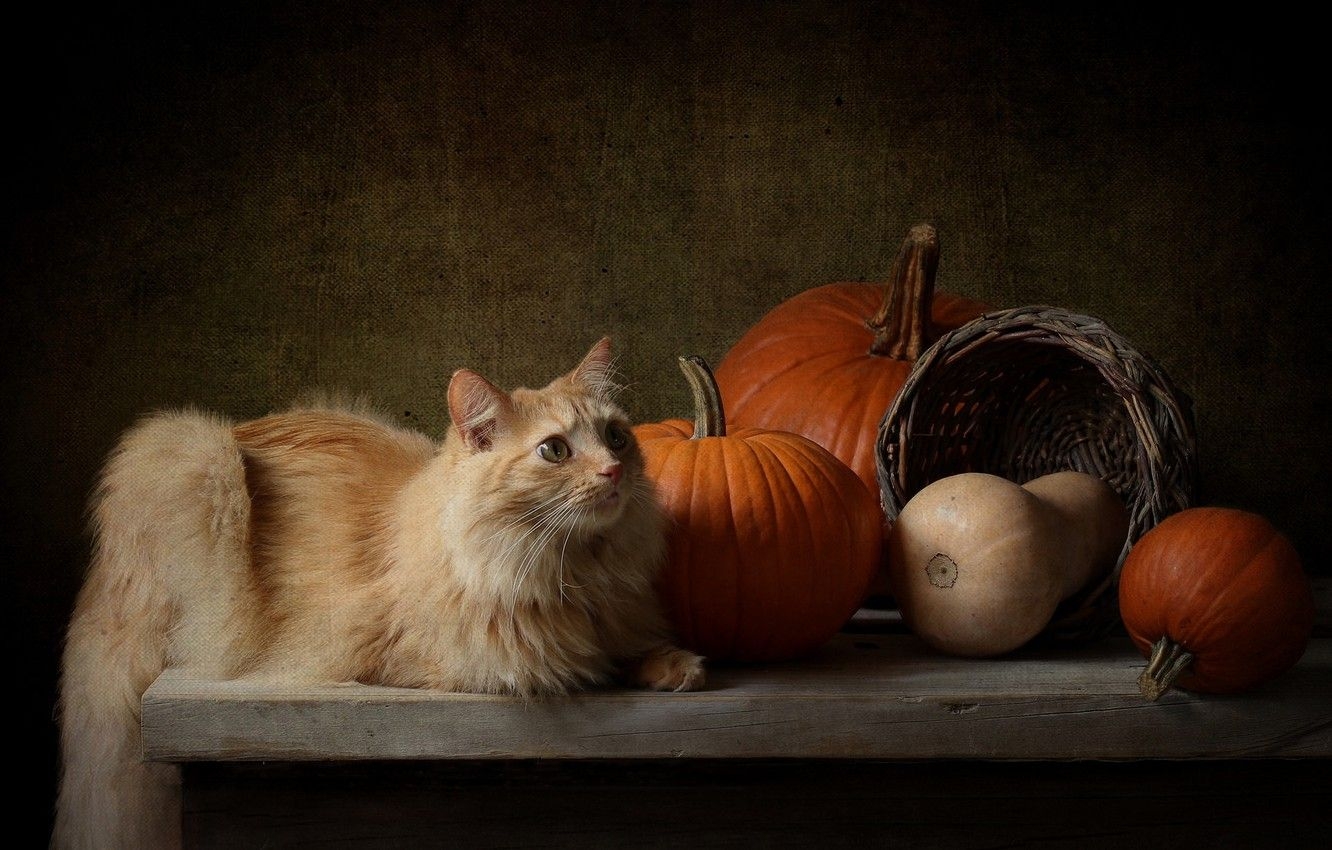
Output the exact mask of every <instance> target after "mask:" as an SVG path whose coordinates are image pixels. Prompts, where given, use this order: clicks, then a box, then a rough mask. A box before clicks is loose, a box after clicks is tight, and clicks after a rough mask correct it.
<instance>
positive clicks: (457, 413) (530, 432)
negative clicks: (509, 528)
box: [449, 339, 652, 532]
mask: <svg viewBox="0 0 1332 850" xmlns="http://www.w3.org/2000/svg"><path fill="white" fill-rule="evenodd" d="M612 375H613V367H612V358H611V348H610V340H609V339H602V340H601V341H599V342H598V343H597V344H596V345H594V346H592V349H591V350H590V351H588V353H587V355H586V356H585V357H584V358H583V359H582V361H581V362H580V363H579V364H578V365H577V366H575V367H574V368H573V370H571V371H570V372H569V373H567V374H565V375H561V376H560V377H558V378H556V379H555V380H554V381H552V382H551V383H550V384H549V385H547V386H546V387H544V388H542V389H539V390H530V389H524V388H519V389H516V390H514V391H513V392H512V393H508V392H505V391H504V390H501V389H500V388H498V387H496V386H495V385H494V384H492V383H490V382H489V381H487V380H486V379H485V378H483V377H481V376H480V375H478V374H477V373H476V372H473V371H471V370H470V369H460V370H458V371H457V372H455V373H454V375H453V378H452V380H451V381H450V382H449V414H450V415H451V416H452V418H453V426H452V428H451V433H450V435H449V440H450V441H452V442H453V443H455V444H456V445H459V446H460V447H461V450H462V451H463V452H464V453H465V454H467V455H468V456H469V462H471V463H473V464H482V465H484V467H485V486H484V492H483V493H482V494H479V495H482V496H483V497H484V498H486V499H488V500H489V505H488V507H489V509H490V510H491V511H493V512H494V513H495V514H496V515H497V516H507V517H509V518H510V519H512V520H514V521H516V522H521V523H522V524H524V525H531V526H533V527H538V528H541V529H543V530H551V531H554V530H560V531H564V530H567V529H571V528H572V529H579V530H582V531H587V532H597V531H601V530H605V529H608V528H610V527H612V526H614V525H615V524H616V523H617V522H619V521H620V520H621V519H623V518H624V517H625V515H626V513H627V512H629V511H630V510H631V508H632V507H634V505H635V503H636V502H637V503H638V505H639V507H642V504H643V502H644V501H645V500H646V502H647V503H651V501H652V496H651V488H650V485H648V483H647V481H646V479H645V478H644V475H643V457H642V454H641V453H640V452H639V448H638V443H637V441H636V440H635V439H634V435H633V432H632V431H631V430H630V422H629V419H628V417H627V416H626V415H625V413H624V411H622V410H621V409H620V408H619V406H618V405H617V404H616V403H615V399H614V396H615V394H616V391H617V390H618V387H617V385H616V384H615V382H614V380H613V377H612Z"/></svg>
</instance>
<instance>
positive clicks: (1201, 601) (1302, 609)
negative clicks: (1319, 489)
mask: <svg viewBox="0 0 1332 850" xmlns="http://www.w3.org/2000/svg"><path fill="white" fill-rule="evenodd" d="M1119 611H1120V615H1121V616H1122V617H1123V619H1124V625H1125V627H1126V628H1127V629H1128V633H1129V637H1131V638H1133V642H1134V644H1136V645H1137V647H1138V650H1139V651H1140V652H1142V654H1143V655H1145V656H1147V657H1148V658H1149V661H1148V663H1147V668H1146V669H1145V670H1144V671H1143V673H1142V676H1141V677H1140V678H1139V679H1138V685H1139V687H1140V688H1141V689H1142V693H1143V696H1145V697H1147V698H1148V699H1150V700H1155V699H1158V698H1159V697H1160V696H1161V695H1162V694H1164V693H1165V692H1166V691H1167V690H1168V689H1169V688H1170V687H1171V686H1172V685H1176V684H1177V685H1178V686H1179V687H1181V688H1184V689H1186V690H1190V691H1201V692H1205V693H1233V692H1236V691H1243V690H1247V689H1249V688H1252V687H1255V686H1256V685H1259V684H1261V683H1263V682H1265V681H1267V680H1268V679H1271V678H1273V677H1274V676H1276V675H1278V674H1280V673H1282V672H1283V671H1285V670H1286V669H1288V668H1290V667H1292V666H1293V665H1294V664H1295V662H1297V661H1299V659H1300V656H1301V655H1303V654H1304V649H1305V647H1306V646H1307V645H1308V643H1309V637H1310V635H1311V633H1312V631H1313V621H1314V603H1313V590H1312V588H1311V586H1310V583H1309V578H1308V576H1307V575H1305V572H1304V568H1303V566H1302V565H1301V563H1300V556H1299V554H1298V553H1297V552H1296V551H1295V547H1294V546H1292V545H1291V543H1290V541H1289V540H1287V539H1286V538H1285V536H1283V535H1282V534H1281V533H1280V532H1278V531H1277V530H1276V529H1275V528H1273V527H1272V524H1271V523H1270V522H1268V521H1267V520H1266V519H1264V518H1263V517H1261V516H1258V515H1257V514H1253V513H1249V512H1247V511H1240V510H1234V509H1231V508H1189V509H1188V510H1184V511H1180V512H1179V513H1177V514H1174V515H1172V516H1170V517H1167V518H1166V519H1165V520H1163V521H1162V522H1161V523H1160V524H1159V525H1157V526H1156V527H1155V528H1153V529H1152V530H1151V531H1149V532H1147V533H1146V534H1145V535H1143V537H1142V539H1140V540H1139V541H1138V542H1137V543H1136V544H1135V545H1134V546H1133V548H1132V549H1131V550H1129V554H1128V557H1127V558H1126V559H1125V560H1124V566H1123V568H1122V570H1121V572H1120V575H1119Z"/></svg>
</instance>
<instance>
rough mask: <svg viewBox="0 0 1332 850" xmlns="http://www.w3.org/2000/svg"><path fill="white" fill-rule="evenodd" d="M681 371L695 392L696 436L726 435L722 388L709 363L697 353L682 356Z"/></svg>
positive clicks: (698, 438) (698, 437) (695, 437)
mask: <svg viewBox="0 0 1332 850" xmlns="http://www.w3.org/2000/svg"><path fill="white" fill-rule="evenodd" d="M680 371H681V372H684V376H685V380H687V381H689V389H690V390H691V391H692V392H693V394H694V436H693V437H692V439H695V440H701V439H702V438H704V437H725V436H726V412H725V411H724V410H723V409H722V400H721V390H719V389H717V379H716V378H714V377H713V376H712V370H711V369H709V368H708V363H707V361H706V360H704V359H703V358H702V357H699V356H698V355H697V354H690V355H689V356H687V357H681V358H680Z"/></svg>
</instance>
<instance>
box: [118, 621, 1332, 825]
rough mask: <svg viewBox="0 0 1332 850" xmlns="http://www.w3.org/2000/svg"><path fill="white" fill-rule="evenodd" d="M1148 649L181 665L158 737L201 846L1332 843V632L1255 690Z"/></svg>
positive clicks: (899, 645)
mask: <svg viewBox="0 0 1332 850" xmlns="http://www.w3.org/2000/svg"><path fill="white" fill-rule="evenodd" d="M1142 665H1143V660H1142V659H1141V657H1140V656H1139V655H1138V654H1137V652H1136V651H1134V650H1133V648H1132V647H1131V646H1130V645H1129V644H1128V643H1127V641H1125V640H1123V639H1118V640H1115V639H1111V640H1107V641H1104V642H1102V643H1100V644H1096V645H1093V646H1087V647H1080V648H1076V649H1074V648H1070V647H1053V646H1051V647H1045V648H1036V649H1028V650H1024V651H1021V652H1019V653H1016V654H1014V655H1012V656H1010V657H1006V658H1002V659H991V660H983V661H978V660H964V659H956V658H948V657H943V656H940V655H936V654H934V653H932V652H930V651H929V650H927V649H926V648H925V647H924V646H923V645H922V644H920V643H919V642H918V641H917V640H916V639H915V638H914V637H912V636H910V635H906V634H845V635H841V636H839V637H838V638H837V639H835V640H834V641H833V642H832V643H831V644H830V645H829V646H828V647H826V648H825V650H824V651H822V652H821V653H820V654H819V655H818V656H817V657H815V658H811V659H808V660H805V661H801V662H796V663H789V664H782V665H770V666H756V667H731V668H726V667H714V668H713V669H711V670H710V680H709V687H708V689H707V690H705V691H701V692H698V693H688V694H652V693H642V692H635V691H626V690H618V689H608V690H603V691H598V692H594V693H587V694H581V695H579V696H575V697H568V698H561V699H551V700H541V701H522V700H517V699H512V698H504V697H491V696H477V695H468V694H441V693H429V692H423V691H413V690H403V689H395V688H372V687H359V686H352V687H324V688H314V689H306V690H300V691H291V690H283V689H280V688H274V687H259V686H256V685H253V684H246V683H243V682H222V681H201V680H198V679H194V678H191V677H189V676H188V675H186V674H185V673H183V672H181V671H178V670H169V671H167V672H166V673H164V674H163V675H162V676H161V677H160V678H159V679H158V680H157V682H155V683H154V684H153V685H152V687H151V688H149V690H148V692H147V693H146V694H145V695H144V699H143V732H144V747H145V751H146V755H147V757H148V758H150V759H155V760H161V761H172V762H180V763H182V765H183V766H184V768H185V769H184V774H183V775H184V782H185V812H184V818H185V821H184V822H185V833H186V837H187V841H188V843H189V844H190V845H192V846H196V847H226V846H258V845H260V844H261V843H265V842H267V843H268V844H269V846H281V845H283V844H295V843H300V842H302V841H306V840H311V839H313V840H316V841H320V840H323V841H329V840H333V839H336V840H337V842H338V843H339V844H350V845H352V846H357V847H361V846H387V847H406V846H418V845H419V846H440V845H441V843H450V842H456V844H457V846H469V847H474V846H506V847H519V846H534V847H548V846H575V845H576V846H583V847H585V846H675V845H679V844H689V845H691V846H692V845H704V846H722V845H726V846H835V845H839V844H845V845H855V846H864V845H865V843H866V842H872V843H882V840H883V839H884V838H892V839H895V841H896V843H898V844H900V845H905V846H977V847H988V846H1001V845H1008V844H1011V843H1014V842H1023V841H1028V840H1030V841H1033V842H1036V841H1040V842H1053V843H1054V844H1055V845H1056V846H1057V845H1059V844H1060V843H1064V842H1076V843H1077V844H1078V845H1080V846H1107V847H1108V846H1115V847H1122V846H1125V845H1126V844H1127V843H1128V842H1135V843H1146V844H1147V845H1148V846H1164V845H1165V844H1168V843H1176V844H1175V846H1196V845H1197V844H1200V843H1204V842H1206V843H1216V842H1218V841H1219V842H1221V843H1222V845H1223V846H1250V845H1251V844H1253V843H1261V844H1263V845H1271V846H1286V847H1289V846H1306V845H1307V846H1324V845H1326V844H1327V843H1328V842H1329V841H1332V838H1329V836H1332V820H1330V819H1329V810H1330V808H1332V773H1330V772H1329V770H1328V768H1329V766H1332V763H1329V762H1328V761H1327V760H1328V759H1329V757H1332V639H1327V638H1320V639H1316V640H1315V641H1314V642H1313V643H1312V644H1311V646H1310V648H1309V650H1308V652H1307V653H1306V654H1305V656H1304V659H1303V660H1302V661H1301V662H1300V664H1299V665H1298V666H1297V667H1296V668H1295V669H1294V670H1292V671H1290V672H1289V673H1287V674H1286V675H1284V676H1282V677H1281V678H1280V679H1279V680H1277V681H1276V682H1274V683H1272V684H1271V685H1269V686H1267V687H1265V688H1262V689H1260V690H1258V691H1256V692H1252V693H1249V694H1245V695H1242V696H1234V697H1215V696H1195V695H1190V694H1187V693H1182V692H1173V693H1170V694H1167V695H1166V696H1165V697H1164V698H1163V699H1162V700H1161V701H1160V702H1158V703H1155V704H1153V703H1148V702H1145V701H1144V700H1143V699H1142V698H1141V697H1140V696H1139V695H1138V693H1137V687H1136V681H1135V680H1136V677H1137V674H1138V672H1139V670H1140V669H1141V668H1142ZM1177 842H1183V843H1182V844H1179V843H1177Z"/></svg>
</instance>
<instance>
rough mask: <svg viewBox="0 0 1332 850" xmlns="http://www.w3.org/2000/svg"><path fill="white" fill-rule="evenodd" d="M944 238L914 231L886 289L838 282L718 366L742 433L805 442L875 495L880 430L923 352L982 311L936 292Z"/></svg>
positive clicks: (745, 340)
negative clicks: (751, 430)
mask: <svg viewBox="0 0 1332 850" xmlns="http://www.w3.org/2000/svg"><path fill="white" fill-rule="evenodd" d="M938 264H939V237H938V234H937V233H936V232H935V229H934V228H933V227H931V226H930V225H928V224H920V225H917V226H915V227H913V228H912V229H911V232H910V234H909V235H908V236H907V238H906V240H905V241H904V242H903V243H902V249H901V251H900V253H899V254H898V256H897V260H896V262H894V264H893V270H892V274H891V277H890V279H889V281H888V285H887V290H886V293H885V290H884V288H883V287H882V286H880V285H878V284H872V283H832V284H828V285H827V286H820V287H817V288H815V289H810V290H808V291H806V292H802V293H800V294H799V295H796V296H794V297H792V298H790V299H788V300H786V301H783V302H782V303H781V304H778V305H777V306H776V307H774V308H773V309H772V311H771V312H769V313H768V314H767V315H766V316H764V317H763V318H762V319H760V320H759V321H758V323H757V324H755V325H754V326H753V327H751V328H750V329H749V330H748V331H747V332H746V333H745V335H744V336H742V337H741V338H740V341H739V342H737V343H736V344H735V346H734V347H733V348H732V349H731V350H730V351H729V352H728V353H727V355H726V357H724V358H723V359H722V361H721V363H720V364H718V366H717V383H718V385H719V386H720V387H721V393H722V397H723V398H724V399H726V405H727V407H728V409H729V411H730V414H731V419H732V422H733V424H735V425H736V426H737V427H755V428H772V429H776V430H780V431H791V432H793V433H796V434H800V435H801V436H804V437H808V438H809V439H811V440H813V441H814V442H816V443H818V444H819V445H821V446H823V447H824V448H825V449H827V450H828V451H830V452H832V453H833V454H834V455H836V456H837V458H838V459H839V460H841V461H842V462H843V463H845V464H846V465H847V466H849V467H851V469H852V470H854V471H855V473H856V474H857V475H859V476H860V480H861V481H863V482H865V486H866V487H868V488H869V490H870V492H871V493H874V494H876V495H877V494H878V492H879V480H878V469H877V463H876V461H875V452H874V443H875V439H876V437H877V436H878V431H879V423H880V421H881V420H882V419H883V415H884V413H886V412H887V410H888V407H889V405H891V404H892V401H893V399H894V398H895V397H896V396H897V393H898V391H899V390H901V389H902V384H903V382H905V381H906V379H907V376H908V375H909V374H910V372H911V367H912V365H913V364H914V363H915V361H916V358H918V357H919V356H920V354H921V352H922V351H924V350H925V349H926V348H928V347H929V345H930V344H931V343H932V342H933V341H934V340H935V339H937V338H938V337H939V336H940V335H941V334H943V333H945V332H946V331H950V330H953V329H954V328H957V327H961V326H962V325H964V324H966V323H967V322H969V321H971V320H972V319H974V318H976V317H977V316H979V315H980V314H981V313H983V312H985V310H986V309H988V308H987V307H986V305H984V304H982V303H981V302H979V301H973V300H972V299H970V298H964V297H962V296H960V295H950V294H948V293H942V292H941V293H938V294H937V295H936V294H935V292H934V275H935V270H936V269H937V267H938Z"/></svg>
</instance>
